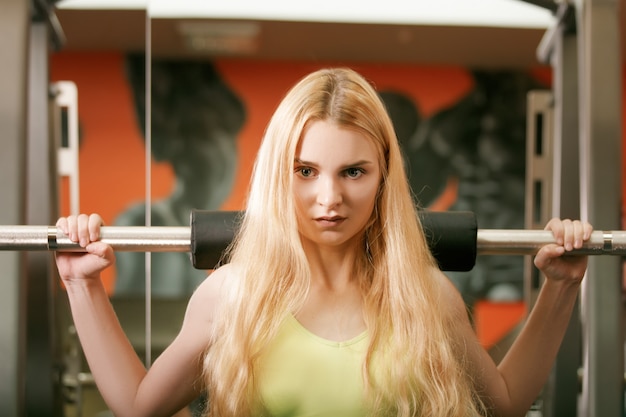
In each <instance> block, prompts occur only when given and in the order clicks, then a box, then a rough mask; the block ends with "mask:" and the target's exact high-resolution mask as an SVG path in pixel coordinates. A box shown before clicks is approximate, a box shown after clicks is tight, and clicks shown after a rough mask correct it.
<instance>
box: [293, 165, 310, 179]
mask: <svg viewBox="0 0 626 417" xmlns="http://www.w3.org/2000/svg"><path fill="white" fill-rule="evenodd" d="M296 171H297V172H299V173H300V175H302V176H303V177H310V176H312V175H313V170H312V169H311V168H307V167H300V168H298V169H297V170H296Z"/></svg>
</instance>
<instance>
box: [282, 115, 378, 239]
mask: <svg viewBox="0 0 626 417" xmlns="http://www.w3.org/2000/svg"><path fill="white" fill-rule="evenodd" d="M293 175H294V181H293V193H294V197H295V204H296V216H297V218H298V225H299V230H300V234H301V236H302V238H303V239H304V241H305V243H306V242H307V241H308V242H309V243H313V244H317V245H322V246H336V247H339V246H341V245H344V244H346V243H350V242H353V238H354V237H355V236H360V233H361V232H362V231H363V230H364V228H365V226H366V225H367V223H368V221H369V219H370V217H371V214H372V210H373V209H374V204H375V201H376V195H377V192H378V187H379V184H380V180H381V178H380V177H381V169H380V166H379V163H378V155H377V152H376V148H375V146H374V144H373V143H372V141H370V140H368V139H367V138H366V137H365V136H364V135H363V134H361V133H359V132H357V131H355V130H351V129H346V128H342V127H339V126H338V125H336V124H334V123H331V122H326V121H315V122H312V123H310V124H309V125H308V126H307V128H306V129H305V130H304V134H303V136H302V139H301V140H300V143H299V144H298V147H297V149H296V155H295V160H294V165H293Z"/></svg>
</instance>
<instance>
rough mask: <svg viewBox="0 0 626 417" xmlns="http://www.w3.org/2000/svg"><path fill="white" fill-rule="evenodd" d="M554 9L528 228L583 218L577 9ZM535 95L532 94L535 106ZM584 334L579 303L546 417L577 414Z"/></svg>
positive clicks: (542, 48)
mask: <svg viewBox="0 0 626 417" xmlns="http://www.w3.org/2000/svg"><path fill="white" fill-rule="evenodd" d="M555 12H556V13H555V17H556V22H555V25H554V26H553V27H551V28H550V29H549V30H548V31H547V32H546V35H545V36H544V38H543V39H542V41H541V43H540V45H539V47H538V49H537V56H538V59H539V61H541V62H543V63H544V64H550V66H551V67H552V74H553V82H552V84H553V85H552V95H551V97H549V98H548V97H546V98H545V100H544V102H543V103H540V105H539V106H540V107H541V109H544V110H543V111H542V114H543V115H544V117H543V118H540V120H543V121H544V124H545V115H546V112H547V111H548V110H549V111H550V114H551V116H550V119H549V121H550V126H544V127H545V129H544V131H543V132H541V133H540V132H538V131H537V128H535V129H532V127H533V126H532V124H531V122H532V121H533V120H537V119H538V118H539V116H538V115H536V114H535V113H534V112H533V111H532V110H531V111H530V116H529V127H531V129H530V130H531V131H530V132H529V136H528V140H529V144H528V145H529V146H528V154H527V158H528V161H529V163H528V164H527V168H528V169H529V172H527V179H528V182H529V183H528V184H527V187H529V188H532V187H533V184H534V185H535V187H534V188H535V189H536V188H538V186H537V184H538V183H539V184H545V187H544V188H550V189H549V190H548V189H546V190H542V191H543V192H542V193H539V192H536V191H535V192H534V193H532V191H533V190H532V189H531V190H530V191H529V192H528V193H527V198H530V199H531V202H527V210H526V227H527V228H539V227H542V226H543V225H544V224H545V223H546V222H547V221H548V220H549V218H551V217H561V218H580V190H579V189H580V169H579V149H578V148H579V144H578V136H579V132H578V59H577V33H576V21H575V13H574V8H573V7H572V5H571V4H569V3H567V2H564V3H561V4H559V5H558V7H557V9H556V10H555ZM532 99H533V97H530V98H529V102H530V104H531V109H532V102H533V100H532ZM548 100H549V102H548ZM548 106H549V108H548ZM541 109H538V110H541ZM533 130H534V131H533ZM546 135H547V136H546ZM546 138H548V139H549V140H546ZM533 144H534V145H533ZM540 148H541V149H540ZM537 165H539V167H538V166H537ZM544 165H547V166H549V167H550V168H549V169H547V167H546V166H544ZM537 168H539V169H537ZM537 171H539V172H537ZM540 181H541V182H540ZM531 193H532V194H531ZM525 266H526V269H525V273H526V275H527V276H526V282H528V283H529V287H531V288H530V290H531V291H536V290H537V289H538V285H539V281H540V280H542V277H540V276H539V271H538V270H537V269H536V268H535V267H534V265H533V264H532V261H531V259H530V258H529V257H527V260H526V265H525ZM533 295H536V292H535V293H533ZM532 301H533V302H534V299H533V300H532ZM581 338H582V336H581V325H580V309H579V307H578V303H577V304H576V305H575V308H574V311H573V312H572V317H571V319H570V322H569V325H568V328H567V331H566V333H565V335H564V339H563V343H562V344H561V348H560V350H559V352H558V355H557V357H556V361H555V363H554V366H553V368H552V372H551V374H550V378H549V379H548V381H547V383H546V385H545V386H544V388H543V392H542V400H543V401H542V404H541V411H542V415H543V416H544V417H559V416H565V415H567V416H575V415H577V414H578V413H577V408H578V405H577V404H578V395H579V384H578V370H579V368H580V363H581V348H580V345H581Z"/></svg>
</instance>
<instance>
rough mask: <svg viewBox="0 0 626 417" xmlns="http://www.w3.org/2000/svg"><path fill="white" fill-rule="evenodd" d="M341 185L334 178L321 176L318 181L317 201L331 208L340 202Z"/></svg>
mask: <svg viewBox="0 0 626 417" xmlns="http://www.w3.org/2000/svg"><path fill="white" fill-rule="evenodd" d="M342 199H343V197H342V191H341V185H340V184H339V182H338V181H337V180H336V179H334V178H328V177H322V178H320V179H319V182H318V190H317V203H318V204H319V205H321V206H325V207H327V208H332V207H334V206H337V205H338V204H341V202H342Z"/></svg>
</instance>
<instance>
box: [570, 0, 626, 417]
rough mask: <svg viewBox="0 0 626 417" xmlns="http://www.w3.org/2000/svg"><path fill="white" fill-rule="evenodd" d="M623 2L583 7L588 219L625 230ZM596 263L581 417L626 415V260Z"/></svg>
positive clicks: (588, 0)
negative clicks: (625, 325) (625, 275)
mask: <svg viewBox="0 0 626 417" xmlns="http://www.w3.org/2000/svg"><path fill="white" fill-rule="evenodd" d="M618 11H619V1H618V0H577V1H576V13H577V22H578V29H579V31H578V32H579V35H578V36H579V43H578V47H579V49H578V51H579V86H580V87H579V95H580V100H579V103H580V112H579V116H580V153H581V159H580V167H581V215H582V217H583V218H587V219H589V220H590V221H591V222H592V223H593V224H594V226H595V227H596V228H598V229H600V228H605V227H607V226H608V227H617V226H618V225H619V224H620V212H621V210H620V208H621V204H622V198H621V197H622V188H621V179H620V176H621V169H620V167H621V155H622V153H621V141H622V135H621V101H622V97H621V92H622V89H621V77H622V73H621V66H622V57H621V53H620V45H619V43H620V28H619V20H618V19H619V13H618ZM602 258H603V259H600V258H591V259H590V261H589V268H588V273H587V275H588V276H587V278H586V279H585V281H584V286H583V292H582V297H581V299H582V305H581V311H582V329H583V344H584V345H583V373H582V375H583V384H582V398H581V415H582V416H588V417H596V416H621V415H623V414H624V342H623V336H622V303H621V293H622V284H621V276H622V271H621V265H620V259H607V258H605V257H602Z"/></svg>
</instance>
